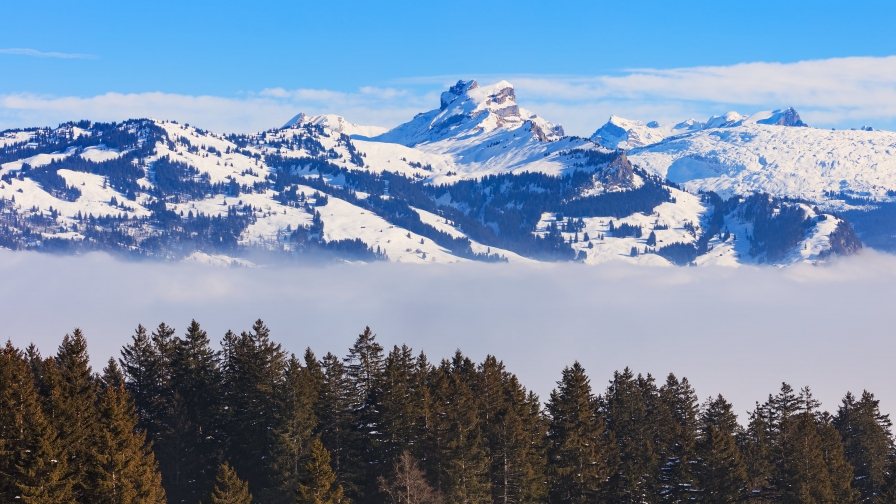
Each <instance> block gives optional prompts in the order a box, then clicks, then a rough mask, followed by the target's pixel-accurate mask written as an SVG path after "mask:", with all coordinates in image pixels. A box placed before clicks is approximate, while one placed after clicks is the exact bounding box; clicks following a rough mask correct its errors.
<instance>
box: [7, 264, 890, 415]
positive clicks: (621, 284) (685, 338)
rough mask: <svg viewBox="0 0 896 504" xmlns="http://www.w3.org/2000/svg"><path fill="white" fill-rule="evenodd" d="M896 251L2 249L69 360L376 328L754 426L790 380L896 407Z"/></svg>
mask: <svg viewBox="0 0 896 504" xmlns="http://www.w3.org/2000/svg"><path fill="white" fill-rule="evenodd" d="M894 307H896V257H893V256H888V255H882V254H876V253H874V252H871V251H866V252H865V253H863V254H862V255H861V256H859V257H854V258H849V259H845V260H840V261H837V262H835V263H834V264H832V265H827V266H818V267H815V266H796V267H791V268H786V269H775V268H748V267H744V268H740V269H721V268H645V267H633V266H627V265H623V264H605V265H601V266H597V267H585V266H581V265H577V264H563V265H546V266H545V265H539V266H514V265H486V264H472V265H426V266H420V265H402V264H367V265H361V264H349V265H331V266H318V267H296V266H292V267H286V266H284V267H272V268H254V269H223V268H213V267H208V266H203V265H197V264H162V263H151V262H142V263H137V262H126V261H121V260H117V259H114V258H111V257H109V256H106V255H103V254H89V255H86V256H78V257H59V256H51V255H42V254H35V253H23V252H9V251H0V317H2V319H0V320H2V321H3V323H2V324H0V338H3V339H4V340H5V339H7V338H9V339H11V340H12V341H13V343H14V344H16V345H18V346H25V345H27V344H28V343H29V342H32V341H33V342H34V343H35V344H37V345H38V346H39V347H40V348H41V350H42V352H43V354H44V355H49V354H52V353H54V352H55V350H56V348H57V346H58V345H59V342H60V340H61V339H62V336H63V335H64V334H65V333H67V332H70V331H71V330H72V328H74V327H80V328H81V329H82V330H84V332H85V333H86V335H87V338H88V343H89V345H90V354H91V356H92V361H93V365H94V368H95V369H98V368H101V367H102V366H103V363H104V362H105V361H106V360H108V358H109V357H110V356H112V355H115V356H116V357H117V356H118V352H119V350H120V348H121V346H122V345H124V344H125V343H127V342H128V341H130V335H131V334H133V331H134V328H135V327H136V326H137V324H138V323H142V324H143V325H145V326H147V327H150V328H151V327H154V326H156V325H158V323H159V322H162V321H164V322H166V323H167V324H169V325H172V326H174V327H175V328H177V330H178V333H179V334H181V333H183V330H184V329H185V328H186V326H187V324H188V323H189V322H190V320H191V319H192V318H195V319H196V320H197V321H199V322H200V323H201V324H202V326H203V328H205V329H206V330H207V331H208V332H209V335H210V336H211V338H212V339H213V341H218V340H220V338H221V336H222V335H223V334H224V332H225V331H226V330H227V329H233V330H234V331H237V332H239V331H241V330H247V329H249V328H250V327H251V325H252V323H253V322H254V321H255V320H256V319H257V318H261V319H263V320H264V321H265V323H266V324H267V325H268V327H270V328H271V331H272V336H273V338H274V340H275V341H277V342H280V343H282V344H283V346H284V348H285V349H287V350H288V351H290V352H295V353H301V352H302V351H303V350H304V348H305V347H307V346H310V347H311V348H312V349H313V350H314V351H315V352H316V353H317V354H318V356H322V355H323V354H325V353H326V352H327V351H332V352H334V353H336V354H337V355H344V354H345V353H346V349H347V348H348V347H349V346H350V345H351V344H352V342H353V341H354V338H355V337H356V335H357V334H358V333H359V332H361V331H362V330H363V328H364V326H365V325H369V326H370V327H371V328H372V329H373V331H374V332H376V333H377V334H378V340H379V341H380V342H381V343H382V344H383V345H384V346H386V347H387V348H391V346H392V345H394V344H401V343H407V344H408V345H409V346H411V347H413V348H414V349H415V350H416V351H419V350H424V351H425V352H426V353H427V355H428V356H429V358H430V360H431V361H436V362H437V361H438V360H439V359H441V358H443V357H449V356H450V355H451V354H453V352H454V350H455V349H457V348H460V349H461V350H462V351H463V352H464V353H466V354H468V355H470V356H471V357H472V358H473V359H474V360H476V361H481V360H482V358H483V357H484V356H485V355H486V354H489V353H491V354H494V355H496V356H497V357H498V358H499V359H502V360H503V361H504V362H505V364H506V365H507V367H508V368H509V370H510V371H512V372H514V373H516V374H517V375H518V376H519V378H520V380H521V381H522V383H523V384H524V385H526V386H527V387H529V388H530V389H533V390H534V391H535V392H537V393H538V394H539V395H541V397H542V399H543V400H546V399H547V395H548V393H549V392H550V390H551V389H552V388H553V386H554V383H555V382H556V380H558V379H559V377H560V371H561V369H562V368H563V366H566V365H569V364H571V363H572V362H573V361H574V360H579V361H580V362H581V363H582V364H583V365H584V366H585V368H586V369H587V371H588V374H589V376H591V378H592V384H593V385H594V387H595V390H596V391H597V392H602V391H603V389H604V388H605V386H606V383H607V381H608V380H609V379H610V377H611V376H612V373H613V371H614V370H616V369H622V368H623V367H625V366H630V367H632V368H633V369H634V370H635V371H636V372H642V373H647V372H650V373H652V374H653V375H654V376H655V377H657V379H658V380H659V381H662V380H664V379H665V376H666V374H667V373H669V372H674V373H675V374H676V375H677V376H679V377H682V376H686V377H688V378H689V379H690V380H691V382H692V384H693V385H694V386H695V387H696V389H697V393H698V394H699V396H700V398H701V400H702V399H705V398H706V397H708V396H710V395H715V394H718V393H722V394H724V395H725V397H726V398H728V399H729V400H730V401H732V402H733V403H734V406H735V409H736V411H737V413H738V414H739V416H740V420H741V421H742V422H743V421H744V420H745V412H746V411H747V410H748V409H752V407H753V404H754V402H755V401H762V400H763V399H764V398H765V397H767V396H768V394H769V393H774V392H776V391H777V390H778V388H779V387H780V384H781V382H782V381H787V382H788V383H790V384H791V385H793V386H794V388H799V387H801V386H803V385H810V386H811V387H812V389H813V391H814V393H815V395H816V397H817V398H818V399H820V400H821V401H822V402H823V408H825V409H828V410H831V411H834V410H836V407H837V404H838V403H839V401H840V398H842V396H843V394H844V393H845V392H846V391H847V390H850V391H852V392H854V393H860V392H861V391H862V389H863V388H867V389H869V390H870V391H872V392H874V393H875V394H876V395H877V397H878V398H879V399H881V403H882V404H881V405H882V408H883V410H884V411H886V412H896V366H894V355H896V337H894V323H893V322H894V320H893V319H894V316H893V312H894Z"/></svg>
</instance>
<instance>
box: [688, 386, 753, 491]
mask: <svg viewBox="0 0 896 504" xmlns="http://www.w3.org/2000/svg"><path fill="white" fill-rule="evenodd" d="M738 428H739V426H738V424H737V416H736V415H735V414H734V412H733V411H732V410H731V404H729V403H728V402H727V401H726V400H725V399H724V398H723V397H722V396H721V395H719V396H718V397H716V398H715V399H710V400H708V401H707V402H706V404H705V405H704V407H703V411H702V412H701V414H700V418H699V430H698V437H697V445H696V454H697V458H696V460H695V464H694V467H693V469H692V472H693V474H694V477H695V488H696V489H698V490H699V491H698V492H697V493H695V494H694V496H695V498H696V499H697V501H698V502H701V503H707V504H726V503H731V502H737V501H739V500H741V499H743V498H744V496H745V495H747V492H746V486H747V469H746V465H745V464H744V461H743V456H742V455H741V452H740V450H739V449H738V446H737V442H736V439H735V434H736V433H737V431H738Z"/></svg>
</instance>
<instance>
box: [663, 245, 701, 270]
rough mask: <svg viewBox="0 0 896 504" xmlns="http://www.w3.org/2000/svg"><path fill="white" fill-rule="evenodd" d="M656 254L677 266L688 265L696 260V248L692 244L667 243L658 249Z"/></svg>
mask: <svg viewBox="0 0 896 504" xmlns="http://www.w3.org/2000/svg"><path fill="white" fill-rule="evenodd" d="M656 253H657V254H658V255H660V256H662V257H665V258H666V259H668V260H669V261H671V262H672V263H673V264H677V265H679V266H684V265H686V264H690V263H692V262H694V261H695V260H696V259H697V247H695V246H694V245H693V244H692V243H682V242H674V243H669V244H668V245H663V246H662V247H660V249H659V250H657V251H656Z"/></svg>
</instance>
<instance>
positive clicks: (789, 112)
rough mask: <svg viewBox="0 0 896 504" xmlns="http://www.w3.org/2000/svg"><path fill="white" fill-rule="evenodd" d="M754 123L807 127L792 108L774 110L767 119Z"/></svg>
mask: <svg viewBox="0 0 896 504" xmlns="http://www.w3.org/2000/svg"><path fill="white" fill-rule="evenodd" d="M756 123H757V124H772V125H776V126H809V125H808V124H806V123H804V122H803V121H802V119H800V115H799V114H798V113H797V111H796V110H795V109H794V108H793V107H790V108H788V109H785V110H776V111H775V112H774V113H773V114H772V116H771V117H769V118H768V119H763V120H760V121H756Z"/></svg>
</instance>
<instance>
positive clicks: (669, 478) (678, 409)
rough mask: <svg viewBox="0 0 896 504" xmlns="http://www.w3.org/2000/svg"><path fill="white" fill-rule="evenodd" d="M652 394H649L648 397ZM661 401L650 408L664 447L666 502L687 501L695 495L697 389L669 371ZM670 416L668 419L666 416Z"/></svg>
mask: <svg viewBox="0 0 896 504" xmlns="http://www.w3.org/2000/svg"><path fill="white" fill-rule="evenodd" d="M650 396H652V394H650V395H649V396H648V397H650ZM659 398H660V404H659V405H657V406H656V407H654V408H651V409H650V411H649V413H650V415H651V416H652V417H653V418H652V422H651V423H652V424H653V425H654V426H655V429H656V439H657V441H658V444H659V445H660V446H661V447H662V450H663V451H662V454H661V458H660V460H664V461H665V463H664V464H663V468H662V486H663V490H662V491H661V492H660V493H661V496H662V500H663V502H674V503H678V502H685V501H689V500H691V499H692V498H693V496H692V495H691V494H693V492H694V483H695V481H694V477H693V475H692V474H691V466H692V465H693V462H694V461H695V460H696V453H695V452H696V444H697V431H698V420H697V416H698V414H699V411H700V407H699V404H698V399H697V393H696V392H694V389H693V387H691V384H690V382H688V379H687V378H682V379H681V381H679V380H678V378H676V377H675V375H674V374H672V373H670V374H669V376H668V377H667V378H666V383H665V385H663V387H662V388H661V389H660V391H659ZM667 417H668V418H669V420H667Z"/></svg>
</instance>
